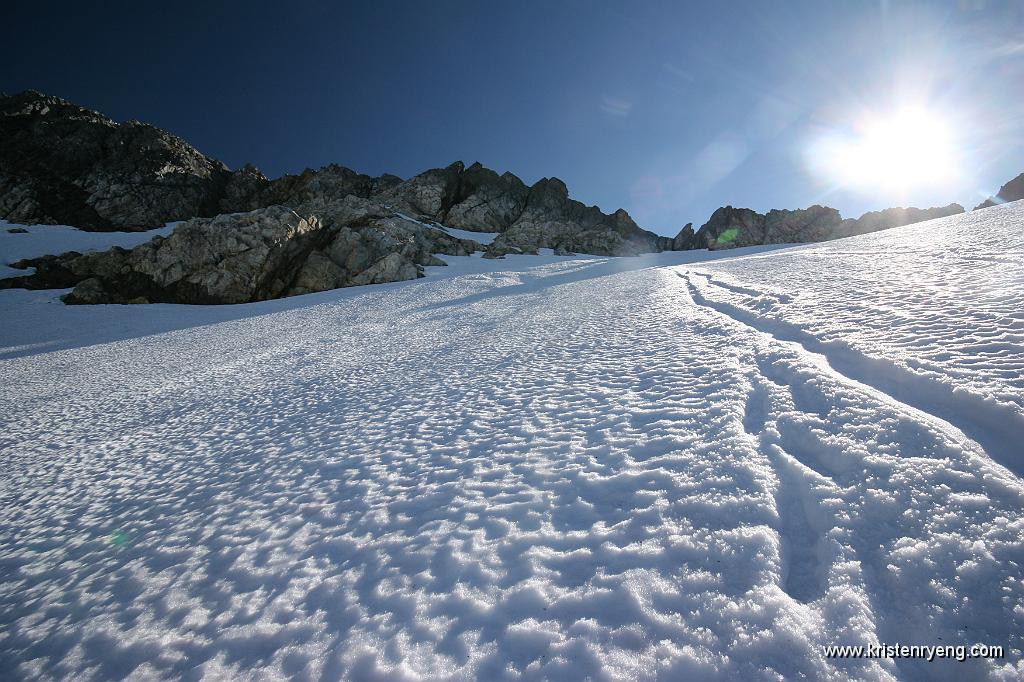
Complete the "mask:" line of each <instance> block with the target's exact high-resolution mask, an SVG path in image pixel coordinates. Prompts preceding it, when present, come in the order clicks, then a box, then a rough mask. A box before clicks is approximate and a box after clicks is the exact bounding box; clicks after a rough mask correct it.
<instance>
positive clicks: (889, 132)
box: [811, 107, 957, 192]
mask: <svg viewBox="0 0 1024 682" xmlns="http://www.w3.org/2000/svg"><path fill="white" fill-rule="evenodd" d="M811 163H812V165H813V167H814V170H815V172H816V173H823V174H824V175H825V177H826V178H827V179H828V180H829V181H830V182H832V183H834V184H836V185H839V186H841V187H844V188H849V189H859V190H863V191H879V190H881V191H886V192H892V191H908V190H912V189H916V188H921V187H929V186H936V185H942V184H944V183H947V182H949V181H950V180H952V179H953V178H954V176H955V174H956V170H957V162H956V160H955V144H954V141H953V132H952V130H951V127H950V126H949V124H948V123H947V122H946V121H945V120H943V118H942V117H941V116H939V115H938V114H936V113H935V112H932V111H929V110H927V109H926V108H923V107H913V108H903V109H900V110H897V111H895V112H891V113H889V114H886V115H876V114H871V115H866V116H865V117H864V118H863V119H862V120H860V121H858V122H857V125H856V126H855V127H854V128H853V129H852V130H851V131H849V132H844V133H838V132H832V133H828V134H826V135H823V136H822V137H821V138H820V139H819V140H818V141H817V142H816V143H815V144H814V145H812V148H811Z"/></svg>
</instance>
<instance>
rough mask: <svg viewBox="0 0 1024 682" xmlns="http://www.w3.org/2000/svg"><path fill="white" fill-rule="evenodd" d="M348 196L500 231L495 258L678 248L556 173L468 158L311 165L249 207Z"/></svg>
mask: <svg viewBox="0 0 1024 682" xmlns="http://www.w3.org/2000/svg"><path fill="white" fill-rule="evenodd" d="M240 172H241V171H240ZM345 195H352V196H358V197H362V198H366V199H370V200H372V201H373V202H376V203H379V204H381V205H383V206H385V207H387V208H389V209H391V210H393V211H395V212H396V213H402V214H405V215H408V216H410V217H414V218H417V219H419V220H421V221H425V222H434V223H440V224H444V225H447V226H449V227H454V228H459V229H463V230H468V231H471V232H500V233H501V234H500V235H499V236H498V238H497V239H496V240H495V241H494V243H493V244H492V245H491V247H490V248H489V249H488V255H489V257H492V258H495V257H501V256H503V255H505V254H508V253H536V252H537V249H542V248H551V249H559V250H561V251H566V252H576V253H591V254H598V255H616V256H617V255H634V254H639V253H648V252H652V251H661V250H664V249H665V248H670V247H671V240H668V239H666V238H663V237H658V236H657V235H655V234H653V233H651V232H647V231H646V230H642V229H640V228H639V227H637V225H636V223H634V222H633V220H632V219H631V218H630V217H629V214H627V213H626V212H625V211H623V210H621V209H620V210H619V211H616V212H615V213H613V214H611V215H606V214H604V213H602V212H601V210H600V209H598V208H597V207H594V206H585V205H583V204H582V203H580V202H578V201H574V200H572V199H570V198H569V192H568V189H567V188H566V186H565V183H563V182H562V181H561V180H559V179H557V178H544V179H543V180H540V181H539V182H537V183H536V184H535V185H534V186H533V187H527V186H526V185H525V184H524V183H523V182H522V181H521V180H520V179H519V178H517V177H516V176H515V175H513V174H511V173H505V174H503V175H498V174H497V173H495V172H494V171H492V170H490V169H487V168H484V167H483V166H482V165H480V164H479V163H474V164H473V165H472V166H470V167H468V168H466V167H465V166H464V164H463V163H462V162H461V161H456V162H455V163H453V164H451V165H450V166H447V167H446V168H435V169H431V170H428V171H426V172H424V173H421V174H420V175H417V176H415V177H413V178H410V179H409V180H404V181H403V180H401V179H399V178H396V177H395V176H393V175H391V176H389V175H385V176H381V177H379V178H372V177H370V176H367V175H360V174H358V173H355V172H354V171H350V170H348V169H347V168H341V167H340V166H328V167H326V168H323V169H321V170H319V171H312V170H307V171H305V172H304V173H302V174H300V175H298V176H285V177H284V178H281V179H279V180H274V181H272V182H270V183H268V184H267V185H266V186H265V187H264V188H263V189H261V190H260V191H259V193H258V194H257V195H256V196H255V197H254V198H253V199H252V200H251V202H250V206H259V205H265V204H266V203H268V202H273V203H280V204H284V205H287V206H291V207H293V208H296V209H298V208H301V209H303V210H307V211H313V212H322V211H324V210H329V208H330V206H331V205H332V204H333V203H336V201H337V199H338V197H342V196H345ZM247 208H248V206H247Z"/></svg>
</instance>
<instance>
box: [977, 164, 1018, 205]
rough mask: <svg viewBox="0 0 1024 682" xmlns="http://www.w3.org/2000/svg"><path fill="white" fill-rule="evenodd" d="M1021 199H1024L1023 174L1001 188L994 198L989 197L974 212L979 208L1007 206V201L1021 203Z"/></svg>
mask: <svg viewBox="0 0 1024 682" xmlns="http://www.w3.org/2000/svg"><path fill="white" fill-rule="evenodd" d="M1021 199H1024V173H1021V174H1020V175H1018V176H1017V177H1015V178H1014V179H1013V180H1010V181H1009V182H1008V183H1006V184H1005V185H1003V186H1002V187H1000V188H999V192H998V193H997V194H996V195H995V196H994V197H989V198H988V199H986V200H985V201H983V202H982V203H980V204H978V205H977V206H975V207H974V210H975V211H977V210H978V209H979V208H988V207H989V206H998V205H999V204H1005V203H1006V202H1007V201H1019V200H1021Z"/></svg>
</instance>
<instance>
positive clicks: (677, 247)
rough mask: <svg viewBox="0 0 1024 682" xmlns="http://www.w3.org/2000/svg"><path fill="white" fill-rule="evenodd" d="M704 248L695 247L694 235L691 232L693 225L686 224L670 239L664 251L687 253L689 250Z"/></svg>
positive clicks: (695, 239)
mask: <svg viewBox="0 0 1024 682" xmlns="http://www.w3.org/2000/svg"><path fill="white" fill-rule="evenodd" d="M698 248H705V247H703V246H697V238H696V234H695V233H694V231H693V223H686V225H683V229H681V230H679V234H677V235H676V236H675V237H673V238H672V242H671V244H670V245H669V247H668V248H667V249H665V250H666V251H689V250H690V249H698Z"/></svg>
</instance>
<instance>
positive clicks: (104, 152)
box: [0, 91, 232, 230]
mask: <svg viewBox="0 0 1024 682" xmlns="http://www.w3.org/2000/svg"><path fill="white" fill-rule="evenodd" d="M231 175H232V174H231V172H230V171H229V170H228V169H227V168H226V167H225V166H224V165H223V164H222V163H220V162H219V161H215V160H213V159H210V158H208V157H206V156H203V155H202V154H200V153H199V152H198V151H196V150H195V149H194V148H193V147H191V146H190V145H188V144H187V143H186V142H185V141H184V140H182V139H180V138H178V137H175V136H174V135H171V134H170V133H167V132H164V131H162V130H159V129H157V128H154V127H153V126H149V125H146V124H144V123H139V122H138V121H129V122H127V123H115V122H114V121H112V120H110V119H109V118H106V117H105V116H102V115H100V114H98V113H96V112H94V111H89V110H88V109H84V108H82V107H79V106H77V105H74V104H71V103H70V102H66V101H64V100H62V99H60V98H58V97H50V96H47V95H42V94H40V93H38V92H33V91H26V92H22V93H20V94H17V95H12V96H7V97H0V216H3V217H4V218H6V219H7V220H9V221H10V222H17V223H30V224H32V223H52V224H66V225H74V226H75V227H79V228H82V229H91V230H137V229H150V228H152V227H155V226H159V225H163V224H164V223H166V222H168V221H171V220H180V219H187V218H193V217H196V216H211V215H214V214H216V213H218V212H219V201H220V198H221V196H222V194H223V191H224V188H225V186H226V185H227V184H228V183H229V180H230V178H231Z"/></svg>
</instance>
